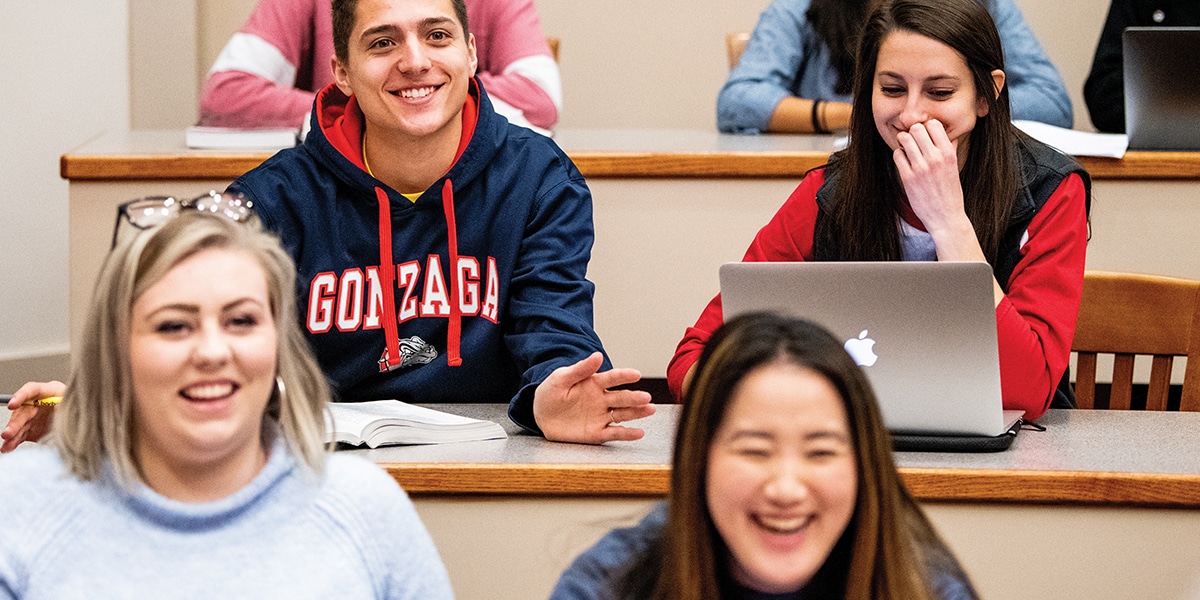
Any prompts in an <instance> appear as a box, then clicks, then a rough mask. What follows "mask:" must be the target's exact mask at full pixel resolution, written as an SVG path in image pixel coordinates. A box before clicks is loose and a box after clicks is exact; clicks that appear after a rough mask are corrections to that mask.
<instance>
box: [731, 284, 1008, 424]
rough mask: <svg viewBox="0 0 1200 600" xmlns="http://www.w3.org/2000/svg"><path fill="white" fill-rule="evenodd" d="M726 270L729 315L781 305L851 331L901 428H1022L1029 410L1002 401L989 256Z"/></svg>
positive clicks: (838, 332) (887, 412) (886, 409)
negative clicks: (1006, 406)
mask: <svg viewBox="0 0 1200 600" xmlns="http://www.w3.org/2000/svg"><path fill="white" fill-rule="evenodd" d="M720 276H721V301H722V305H723V311H724V315H725V318H726V319H729V318H731V317H733V316H735V315H739V314H743V313H746V312H755V311H773V312H779V313H783V314H788V315H794V316H799V317H804V318H807V319H809V320H811V321H814V322H816V323H819V324H821V325H823V326H825V327H826V328H827V329H829V330H830V331H832V332H833V334H834V335H835V336H837V337H838V338H839V339H841V340H843V341H844V342H845V347H846V349H847V351H848V352H850V354H851V356H853V357H854V358H855V362H857V363H858V364H859V365H861V366H862V367H863V369H864V371H866V373H867V379H868V380H869V381H870V382H871V385H872V387H873V388H874V389H875V394H876V396H877V397H878V398H879V408H880V410H881V412H882V413H883V420H884V423H885V424H886V425H887V427H888V429H889V430H890V431H891V432H892V433H893V434H919V435H938V436H1001V435H1005V434H1006V433H1011V435H1014V436H1015V432H1016V428H1017V426H1018V423H1019V420H1020V418H1021V416H1022V415H1023V412H1022V411H1004V410H1003V406H1002V404H1001V399H1000V359H999V350H998V347H997V342H996V310H995V307H994V304H993V298H992V268H991V267H990V266H989V265H988V264H987V263H982V262H758V263H754V262H749V263H729V264H725V265H722V266H721V271H720ZM1005 447H1007V445H1005Z"/></svg>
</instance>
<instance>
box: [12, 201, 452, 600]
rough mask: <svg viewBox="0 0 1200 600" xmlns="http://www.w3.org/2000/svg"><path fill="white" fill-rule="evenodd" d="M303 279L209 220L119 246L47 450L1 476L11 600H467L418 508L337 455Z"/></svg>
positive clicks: (154, 231)
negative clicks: (327, 427)
mask: <svg viewBox="0 0 1200 600" xmlns="http://www.w3.org/2000/svg"><path fill="white" fill-rule="evenodd" d="M130 214H131V213H130V212H128V211H127V212H126V213H125V215H126V216H127V217H129V216H130ZM132 218H134V219H136V217H132ZM294 279H295V268H294V267H293V265H292V262H291V260H290V259H289V258H288V256H287V254H286V253H285V252H284V251H283V250H282V248H281V247H280V246H279V243H278V240H276V239H275V238H274V237H272V236H270V235H268V234H265V233H263V232H261V231H260V230H259V228H258V227H257V226H256V224H254V223H239V222H235V221H233V220H231V219H228V218H224V217H222V216H214V215H212V214H208V213H202V212H200V211H194V210H193V211H188V210H184V211H180V212H178V216H175V217H173V218H169V219H167V220H166V222H165V223H164V224H162V225H160V226H157V227H153V228H151V229H149V230H147V231H144V232H140V233H138V234H137V235H134V236H133V237H131V238H130V239H128V240H127V241H125V242H124V243H122V244H119V245H118V246H117V247H116V249H115V250H114V251H113V252H112V253H111V254H110V255H109V257H108V259H107V260H106V262H105V264H104V267H103V270H102V272H101V275H100V278H99V282H98V284H97V286H96V290H95V296H94V299H93V303H92V305H91V308H90V311H89V313H88V319H87V324H86V325H85V331H84V335H83V336H82V338H81V340H82V343H81V345H80V347H79V348H77V349H76V351H75V352H74V364H73V368H72V374H71V378H70V380H69V381H68V383H67V386H66V393H65V397H64V398H63V399H62V402H61V404H60V406H59V408H58V409H57V410H56V413H57V414H56V415H55V417H54V419H53V424H52V426H51V428H52V429H51V432H50V436H49V438H48V441H49V444H48V445H47V446H44V447H40V448H30V449H23V450H21V451H18V452H14V453H13V454H11V455H8V456H5V457H4V458H3V459H0V498H2V500H0V501H3V503H4V506H5V507H6V509H7V513H8V514H7V515H6V520H5V526H4V528H3V530H2V531H0V590H4V591H6V592H8V593H9V594H12V595H14V596H16V597H25V596H29V597H35V596H36V597H46V598H66V597H123V598H132V597H146V598H163V597H174V598H180V597H185V598H186V597H197V598H199V597H203V598H230V597H243V598H265V597H287V598H330V597H338V598H449V597H451V595H452V593H451V591H450V587H449V582H448V578H447V575H446V571H445V568H444V567H443V565H442V563H441V560H440V559H439V557H438V555H437V551H436V550H435V549H434V547H433V543H432V541H431V540H430V537H429V535H428V533H427V532H426V531H425V529H424V527H423V526H422V524H421V522H420V520H419V519H418V517H417V515H416V512H415V511H414V510H413V507H412V504H411V503H410V502H409V500H408V498H407V496H406V495H405V494H404V492H403V491H402V490H401V489H400V488H399V487H398V486H397V485H396V483H395V482H394V481H393V480H391V479H390V478H389V477H388V476H387V475H386V474H385V473H383V472H382V471H381V470H379V469H378V468H377V467H376V466H375V465H373V464H370V463H367V462H365V461H362V460H360V459H357V458H353V457H350V456H344V455H343V456H329V455H328V454H327V452H326V450H325V446H324V422H323V411H324V408H325V405H326V403H327V402H328V400H329V391H328V388H327V384H326V383H325V379H324V376H323V375H322V374H321V372H320V370H319V369H318V368H317V365H316V362H315V361H314V359H313V357H312V355H311V353H310V352H309V350H308V348H307V345H306V343H305V341H304V338H303V336H302V334H301V333H300V331H299V329H298V326H297V324H296V323H297V319H296V315H295V311H296V308H295V302H294V295H293V291H292V290H293V289H294Z"/></svg>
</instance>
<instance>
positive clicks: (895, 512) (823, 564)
mask: <svg viewBox="0 0 1200 600" xmlns="http://www.w3.org/2000/svg"><path fill="white" fill-rule="evenodd" d="M688 393H689V396H688V398H687V401H686V402H685V403H684V406H683V414H682V415H681V417H680V422H679V430H678V432H677V434H676V437H675V451H674V457H673V468H672V471H671V492H670V495H669V497H668V500H667V502H666V504H665V505H662V506H659V507H658V508H656V509H655V510H654V511H653V512H651V513H650V515H649V516H647V517H646V518H645V519H643V520H642V522H641V523H640V524H638V525H637V526H636V527H633V528H629V529H618V530H614V531H613V532H611V533H609V534H608V535H607V536H606V537H604V538H603V539H602V540H600V542H599V543H598V544H596V546H594V547H593V548H592V549H590V550H588V551H587V552H585V553H584V554H582V555H581V556H580V557H579V558H577V559H576V560H575V562H574V563H573V564H572V565H571V567H570V568H569V569H567V571H566V572H565V573H563V576H562V578H561V579H560V580H559V582H558V586H557V587H556V588H555V590H554V593H553V594H552V595H551V598H552V600H584V599H595V600H600V599H613V600H616V599H621V600H626V599H629V600H632V599H635V598H636V599H639V600H640V599H643V598H657V599H671V600H701V599H716V598H724V599H738V600H741V599H764V598H772V599H776V598H778V599H784V598H787V599H793V598H797V599H798V598H853V599H861V600H867V599H871V598H896V599H900V598H903V599H906V600H907V599H921V598H928V599H942V600H946V599H956V600H957V599H968V598H974V597H975V592H974V590H973V588H972V587H971V583H970V581H969V580H968V579H967V577H966V575H965V574H964V573H963V572H962V569H961V568H960V567H959V565H958V563H957V561H956V560H955V559H954V557H953V555H952V554H951V553H950V551H949V550H947V548H946V547H945V545H944V544H943V543H942V541H941V540H940V539H939V537H938V535H937V534H936V533H935V532H934V530H933V527H932V526H931V525H930V523H929V521H928V520H927V519H926V517H925V515H924V514H923V513H922V512H921V509H920V508H919V507H918V506H917V504H916V502H915V501H914V500H913V499H912V497H911V496H909V494H908V492H907V491H906V490H905V489H904V486H903V485H902V483H901V481H900V477H899V475H898V474H897V472H896V467H895V465H894V464H893V462H892V453H891V445H890V438H889V437H888V434H887V432H886V431H885V430H884V427H883V421H882V419H881V417H880V415H879V409H878V408H877V407H876V404H875V396H874V393H873V392H872V391H871V388H870V386H869V385H868V383H867V381H866V377H865V375H864V374H863V373H862V371H861V370H860V369H859V368H858V367H857V366H856V365H855V364H854V362H853V361H852V360H851V359H850V356H849V355H847V354H846V352H845V351H844V350H843V349H842V346H841V344H840V343H839V342H838V341H837V340H836V339H834V338H833V336H832V335H830V334H829V333H828V332H826V331H825V330H823V329H821V328H819V327H818V326H816V325H813V324H811V323H809V322H807V321H803V320H799V319H792V318H787V317H781V316H775V315H769V314H752V315H745V316H742V317H738V318H736V319H733V320H732V321H730V322H729V323H727V324H725V325H724V326H723V327H721V328H720V329H718V330H717V332H716V333H715V334H714V335H713V338H712V340H711V341H710V343H709V345H708V346H707V347H706V348H705V351H704V354H703V355H702V356H701V358H700V363H699V368H698V371H697V375H696V380H695V382H694V383H693V385H692V387H691V388H690V390H689V392H688Z"/></svg>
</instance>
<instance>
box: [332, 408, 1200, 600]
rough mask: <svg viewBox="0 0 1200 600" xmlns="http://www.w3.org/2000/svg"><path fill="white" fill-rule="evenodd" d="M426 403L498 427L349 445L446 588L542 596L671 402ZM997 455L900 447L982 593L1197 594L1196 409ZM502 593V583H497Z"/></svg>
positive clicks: (1199, 425) (1080, 428) (637, 466)
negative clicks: (399, 492)
mask: <svg viewBox="0 0 1200 600" xmlns="http://www.w3.org/2000/svg"><path fill="white" fill-rule="evenodd" d="M436 408H440V409H441V410H445V411H447V412H453V413H457V414H463V415H467V416H472V417H476V418H483V419H489V420H493V421H496V422H498V423H501V424H503V425H504V426H505V427H506V428H507V430H508V431H509V434H510V437H509V439H507V440H493V441H483V442H468V443H462V444H445V445H434V446H407V447H389V448H379V449H376V450H352V451H351V452H353V453H355V454H359V455H362V456H364V457H366V458H369V459H371V460H373V461H376V462H377V463H379V464H380V465H381V466H383V467H384V468H385V469H387V470H388V471H389V472H390V473H391V474H392V476H393V477H394V478H395V479H396V480H397V481H398V482H400V484H401V485H402V486H403V487H404V488H405V489H406V490H408V492H409V493H410V494H411V495H412V497H413V499H414V501H415V503H416V505H417V509H418V511H419V512H420V513H421V517H422V519H423V520H424V522H425V524H426V526H427V527H428V528H429V530H430V532H431V533H432V535H433V537H434V540H435V542H436V543H437V546H438V549H439V551H440V552H441V554H442V558H443V559H444V560H445V561H446V565H447V568H448V569H449V571H450V577H451V580H452V582H453V584H454V586H455V591H456V592H457V594H458V597H459V598H463V599H471V598H496V597H505V598H545V597H546V595H547V594H548V592H549V590H550V588H551V586H553V584H554V581H555V580H556V579H557V577H558V574H559V573H560V572H561V571H562V569H563V568H565V567H566V566H567V565H568V564H569V563H570V561H571V560H572V558H574V557H575V556H576V555H577V554H578V553H579V552H581V551H582V550H584V549H585V548H587V547H589V546H590V545H591V544H592V543H594V542H595V540H597V539H599V537H600V536H601V535H602V534H603V533H604V532H606V531H608V530H609V529H611V528H613V527H618V526H624V525H627V524H630V523H633V522H635V521H636V519H637V518H639V517H640V516H641V515H643V514H644V513H645V512H646V511H647V510H648V509H649V508H650V506H651V505H652V504H653V503H654V502H656V501H658V500H660V499H661V498H663V497H664V496H665V494H666V493H667V490H668V487H669V478H670V468H669V466H668V465H669V464H670V459H671V458H670V457H671V444H672V441H673V437H674V428H675V422H676V419H677V417H678V412H679V409H680V407H679V406H677V405H661V406H659V412H658V413H657V414H656V415H654V416H653V417H650V418H648V419H645V420H644V421H641V422H637V423H636V424H637V425H639V426H641V427H643V428H644V429H645V430H646V438H645V439H643V440H640V441H637V442H617V443H610V444H607V445H604V446H599V447H594V446H580V445H574V444H558V443H553V442H547V441H545V440H543V439H541V438H538V437H535V436H531V435H528V434H523V433H520V432H519V431H518V428H517V427H516V426H514V425H512V424H511V423H510V422H509V421H508V419H507V418H506V416H505V410H506V407H505V406H502V405H444V406H439V407H436ZM1040 423H1041V424H1042V425H1045V426H1046V431H1044V432H1039V431H1032V430H1026V431H1022V432H1021V433H1020V435H1018V436H1017V439H1016V440H1015V441H1014V443H1013V445H1012V447H1011V448H1010V449H1009V450H1008V451H1005V452H1000V453H994V454H945V453H899V454H897V455H896V460H897V464H898V465H899V467H900V470H901V473H902V474H903V477H904V481H905V483H906V484H907V485H908V487H909V489H910V490H911V491H912V493H913V495H914V496H915V497H916V498H917V499H918V500H919V501H920V502H921V503H922V505H923V506H924V507H925V509H926V511H927V512H928V514H929V515H930V516H931V518H932V519H933V521H934V523H935V524H936V525H937V527H938V529H939V530H940V531H941V533H942V535H943V536H944V537H945V538H946V540H947V542H948V543H949V544H950V546H951V547H952V548H953V550H954V551H955V553H956V554H957V555H958V556H959V558H960V559H961V561H962V562H963V564H964V566H965V567H966V569H967V570H968V571H969V573H970V575H971V576H972V577H973V579H974V581H975V583H976V585H977V586H978V587H979V591H980V592H981V593H982V595H983V597H984V598H989V599H1004V598H1012V599H1021V600H1031V599H1039V598H1045V599H1055V600H1062V599H1070V598H1081V599H1082V598H1089V599H1090V598H1156V599H1160V600H1161V599H1176V598H1177V599H1184V598H1196V597H1197V594H1200V553H1198V552H1196V551H1195V548H1196V542H1197V540H1200V510H1198V509H1200V452H1197V448H1198V446H1200V442H1198V440H1200V413H1161V412H1158V413H1147V412H1128V411H1082V410H1077V411H1070V410H1052V411H1050V413H1049V414H1047V415H1046V416H1045V417H1043V418H1042V419H1041V420H1040ZM498 590H503V593H500V592H498Z"/></svg>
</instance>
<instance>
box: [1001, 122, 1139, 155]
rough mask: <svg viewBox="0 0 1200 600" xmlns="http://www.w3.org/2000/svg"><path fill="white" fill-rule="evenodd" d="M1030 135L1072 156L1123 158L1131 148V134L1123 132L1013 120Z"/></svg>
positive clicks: (1014, 123)
mask: <svg viewBox="0 0 1200 600" xmlns="http://www.w3.org/2000/svg"><path fill="white" fill-rule="evenodd" d="M1013 125H1016V126H1017V128H1018V129H1020V130H1021V131H1024V132H1025V133H1026V134H1027V135H1029V137H1031V138H1033V139H1035V140H1037V141H1039V142H1042V143H1043V144H1048V145H1050V146H1054V147H1055V148H1058V149H1059V150H1062V151H1063V152H1065V153H1067V154H1070V155H1071V156H1107V157H1111V158H1121V157H1122V156H1125V150H1126V149H1128V148H1129V136H1127V135H1125V134H1123V133H1092V132H1090V131H1077V130H1074V129H1064V128H1062V127H1055V126H1054V125H1047V124H1045V123H1039V122H1037V121H1020V120H1018V121H1013Z"/></svg>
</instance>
